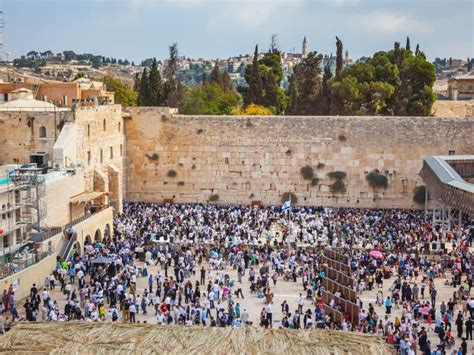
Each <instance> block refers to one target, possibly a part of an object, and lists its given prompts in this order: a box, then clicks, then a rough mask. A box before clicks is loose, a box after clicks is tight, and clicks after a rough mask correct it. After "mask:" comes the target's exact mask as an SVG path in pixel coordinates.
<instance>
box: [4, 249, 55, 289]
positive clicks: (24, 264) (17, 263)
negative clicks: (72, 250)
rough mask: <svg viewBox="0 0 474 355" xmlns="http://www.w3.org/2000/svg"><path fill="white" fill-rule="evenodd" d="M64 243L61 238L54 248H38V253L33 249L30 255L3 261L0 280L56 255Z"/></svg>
mask: <svg viewBox="0 0 474 355" xmlns="http://www.w3.org/2000/svg"><path fill="white" fill-rule="evenodd" d="M62 244H63V240H61V242H60V243H59V244H58V245H57V246H56V248H54V249H53V248H51V249H50V250H48V249H47V250H44V249H41V250H37V251H36V253H35V252H34V251H33V252H32V253H30V254H29V256H28V257H26V258H24V259H19V258H12V259H11V260H10V261H8V262H5V263H2V264H1V265H0V280H1V279H4V278H6V277H9V276H11V275H14V274H16V273H18V272H20V271H23V270H25V269H27V268H29V267H30V266H33V265H35V264H37V263H39V262H40V261H42V260H44V259H45V258H47V257H49V256H51V255H55V254H56V253H57V252H58V250H60V248H61V247H62Z"/></svg>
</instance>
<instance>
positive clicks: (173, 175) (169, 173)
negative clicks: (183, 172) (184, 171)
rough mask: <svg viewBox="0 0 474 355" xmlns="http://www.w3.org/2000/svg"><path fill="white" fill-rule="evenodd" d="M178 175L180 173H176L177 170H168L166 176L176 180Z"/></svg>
mask: <svg viewBox="0 0 474 355" xmlns="http://www.w3.org/2000/svg"><path fill="white" fill-rule="evenodd" d="M177 175H178V173H177V172H176V171H175V170H172V169H171V170H168V172H167V173H166V176H168V177H170V178H174V177H176V176H177Z"/></svg>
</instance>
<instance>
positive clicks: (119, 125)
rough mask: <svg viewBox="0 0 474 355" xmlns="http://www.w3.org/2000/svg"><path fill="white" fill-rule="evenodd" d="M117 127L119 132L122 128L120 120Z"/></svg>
mask: <svg viewBox="0 0 474 355" xmlns="http://www.w3.org/2000/svg"><path fill="white" fill-rule="evenodd" d="M118 129H119V132H120V130H121V129H122V124H121V123H120V122H119V123H118Z"/></svg>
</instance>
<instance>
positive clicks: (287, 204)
mask: <svg viewBox="0 0 474 355" xmlns="http://www.w3.org/2000/svg"><path fill="white" fill-rule="evenodd" d="M290 208H291V198H290V199H289V200H288V201H286V202H285V203H284V204H283V206H281V211H282V212H288V211H289V210H290Z"/></svg>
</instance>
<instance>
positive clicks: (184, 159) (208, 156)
mask: <svg viewBox="0 0 474 355" xmlns="http://www.w3.org/2000/svg"><path fill="white" fill-rule="evenodd" d="M125 139H126V142H125V147H126V159H127V160H126V166H125V175H126V176H127V181H126V199H127V200H128V201H146V202H159V203H161V202H163V200H164V199H173V201H174V202H177V203H194V202H207V201H208V200H209V198H210V196H211V195H218V196H219V199H218V201H217V203H224V204H233V203H242V204H249V203H251V202H252V201H261V202H262V203H263V204H279V203H281V196H282V194H283V193H285V192H294V193H295V194H296V196H297V198H298V204H301V205H324V206H352V207H374V208H376V207H381V208H388V207H399V208H415V207H419V206H417V205H416V204H414V202H413V189H414V188H415V186H417V185H419V184H422V181H421V179H420V177H419V176H418V174H419V172H420V169H421V166H422V159H423V157H425V156H427V155H436V154H438V155H439V154H444V155H447V154H449V153H455V154H474V118H466V117H464V118H436V117H367V116H365V117H339V116H335V117H321V116H318V117H301V116H299V117H289V116H287V117H281V116H266V117H255V116H253V117H243V116H227V117H226V116H185V115H173V114H172V113H170V112H166V111H165V110H164V108H131V109H128V118H126V119H125ZM306 165H309V166H311V167H313V169H314V173H315V176H317V177H318V178H319V181H318V183H317V184H316V185H315V186H312V184H311V182H310V181H309V180H305V179H304V178H303V177H302V174H301V172H300V170H301V168H302V167H303V166H306ZM318 166H319V168H318ZM375 169H377V170H378V171H379V172H380V173H383V174H385V175H386V176H387V177H388V180H389V186H388V188H387V189H383V188H375V189H374V188H372V187H370V186H369V184H368V182H367V180H366V176H367V174H368V173H370V172H371V171H373V170H375ZM172 171H174V172H176V176H175V177H172V175H173V173H172ZM333 171H344V172H345V173H346V174H347V177H346V178H345V179H344V183H345V185H346V192H345V193H332V192H330V185H331V184H332V183H333V181H331V180H330V179H329V178H328V176H327V174H328V173H329V172H333Z"/></svg>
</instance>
